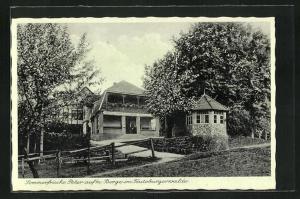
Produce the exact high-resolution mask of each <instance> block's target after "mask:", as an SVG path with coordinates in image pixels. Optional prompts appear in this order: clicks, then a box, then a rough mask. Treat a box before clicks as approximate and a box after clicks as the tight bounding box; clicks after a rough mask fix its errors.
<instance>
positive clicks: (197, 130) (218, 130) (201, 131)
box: [192, 123, 227, 136]
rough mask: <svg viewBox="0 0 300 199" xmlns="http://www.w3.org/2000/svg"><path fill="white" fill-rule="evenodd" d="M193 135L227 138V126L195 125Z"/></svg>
mask: <svg viewBox="0 0 300 199" xmlns="http://www.w3.org/2000/svg"><path fill="white" fill-rule="evenodd" d="M192 133H193V135H208V136H211V135H216V134H218V135H223V136H227V132H226V125H225V124H214V123H213V124H193V125H192Z"/></svg>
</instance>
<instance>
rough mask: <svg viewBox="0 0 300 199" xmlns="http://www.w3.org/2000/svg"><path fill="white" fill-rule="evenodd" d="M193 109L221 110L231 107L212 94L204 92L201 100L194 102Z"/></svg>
mask: <svg viewBox="0 0 300 199" xmlns="http://www.w3.org/2000/svg"><path fill="white" fill-rule="evenodd" d="M192 110H220V111H228V110H229V109H228V108H227V107H226V106H224V105H222V104H220V103H219V102H217V101H216V100H214V99H213V98H211V97H210V96H208V95H206V94H203V95H202V96H201V97H200V99H199V100H197V101H196V102H194V103H193V104H192Z"/></svg>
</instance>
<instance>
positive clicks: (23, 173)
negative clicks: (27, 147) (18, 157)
mask: <svg viewBox="0 0 300 199" xmlns="http://www.w3.org/2000/svg"><path fill="white" fill-rule="evenodd" d="M24 176H25V171H24V158H22V177H23V178H24Z"/></svg>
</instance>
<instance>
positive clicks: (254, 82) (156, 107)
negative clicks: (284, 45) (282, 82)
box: [144, 23, 271, 131]
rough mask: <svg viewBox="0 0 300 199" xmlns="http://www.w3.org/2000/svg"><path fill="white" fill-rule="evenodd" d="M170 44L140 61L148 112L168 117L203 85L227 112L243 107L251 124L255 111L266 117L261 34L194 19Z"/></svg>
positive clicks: (266, 47)
mask: <svg viewBox="0 0 300 199" xmlns="http://www.w3.org/2000/svg"><path fill="white" fill-rule="evenodd" d="M174 44H175V49H174V51H173V52H169V53H167V54H166V55H165V56H164V57H163V58H162V59H160V60H158V61H156V62H155V63H154V64H153V66H147V67H146V73H145V77H144V87H145V88H146V90H147V93H146V94H147V95H148V101H147V103H148V107H149V109H150V111H151V112H152V113H153V114H155V115H157V116H160V117H166V116H167V117H168V116H170V115H172V114H174V113H175V112H176V111H187V110H189V107H190V105H191V102H193V100H196V99H197V98H199V97H200V96H201V95H202V94H203V92H204V89H205V92H206V93H207V94H208V95H210V96H212V97H213V98H216V100H217V101H219V102H221V103H222V104H224V105H226V106H228V107H230V108H231V109H232V111H233V114H235V113H236V112H234V111H237V110H241V109H242V110H245V111H247V112H248V113H249V117H244V120H247V122H248V123H249V122H250V120H252V121H253V123H254V124H255V125H254V126H253V127H254V128H255V127H257V126H258V125H259V122H258V121H259V120H260V118H261V117H265V118H269V117H270V116H269V114H270V113H269V101H270V95H271V94H270V42H269V40H268V38H267V36H266V35H264V34H263V33H261V32H260V31H254V30H253V29H252V28H251V27H250V26H245V25H243V24H240V23H197V24H194V26H193V27H192V28H191V29H190V31H189V32H188V33H182V34H181V36H180V37H179V38H178V39H176V40H174ZM230 117H231V116H230V114H229V118H228V119H229V120H234V118H230ZM232 117H234V116H232ZM239 122H242V121H236V123H239ZM243 125H245V124H243ZM231 127H233V125H232V126H231ZM231 127H230V128H231ZM229 131H230V130H229ZM234 131H236V130H234Z"/></svg>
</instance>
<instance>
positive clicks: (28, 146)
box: [27, 133, 30, 153]
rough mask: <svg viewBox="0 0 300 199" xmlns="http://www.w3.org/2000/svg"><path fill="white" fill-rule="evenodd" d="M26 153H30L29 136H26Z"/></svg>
mask: <svg viewBox="0 0 300 199" xmlns="http://www.w3.org/2000/svg"><path fill="white" fill-rule="evenodd" d="M27 152H28V153H30V134H29V133H28V135H27Z"/></svg>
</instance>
